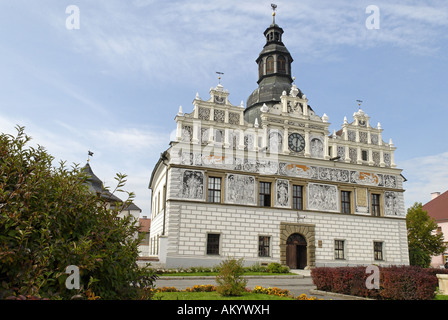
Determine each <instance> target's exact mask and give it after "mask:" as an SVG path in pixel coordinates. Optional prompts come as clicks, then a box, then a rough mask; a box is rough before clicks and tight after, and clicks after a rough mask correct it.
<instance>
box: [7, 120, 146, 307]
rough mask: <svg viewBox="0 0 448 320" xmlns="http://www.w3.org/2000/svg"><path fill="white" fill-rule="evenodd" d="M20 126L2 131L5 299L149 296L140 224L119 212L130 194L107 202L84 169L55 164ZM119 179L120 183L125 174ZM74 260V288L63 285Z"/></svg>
mask: <svg viewBox="0 0 448 320" xmlns="http://www.w3.org/2000/svg"><path fill="white" fill-rule="evenodd" d="M17 131H18V134H17V136H15V137H14V136H12V135H7V134H3V133H2V134H1V135H0V298H2V297H3V298H5V297H7V296H9V295H23V296H37V297H41V298H59V299H60V298H62V299H69V298H72V297H73V296H75V295H76V296H78V297H82V298H102V299H139V298H144V297H148V293H150V292H151V291H150V290H147V289H148V288H151V287H152V285H153V282H154V280H155V276H154V274H153V273H152V272H151V271H150V269H149V268H146V267H145V268H139V267H138V265H137V257H138V244H139V242H140V240H141V239H140V238H139V237H135V235H136V233H137V231H138V225H136V224H135V221H134V219H133V218H132V217H131V216H128V217H124V218H122V219H119V218H118V217H117V215H118V213H119V212H120V211H121V210H122V209H123V207H124V206H128V205H130V203H131V202H132V199H133V197H134V195H133V193H130V192H127V193H128V199H127V200H126V201H125V202H123V203H117V204H116V205H115V206H112V208H110V207H111V206H109V205H108V203H107V201H106V200H105V199H104V198H102V197H101V196H100V195H99V194H95V193H92V192H90V191H89V189H88V186H87V185H86V181H87V178H88V175H86V173H85V172H84V171H83V170H82V168H80V167H79V166H78V165H73V166H72V168H71V169H68V168H67V167H66V166H65V163H64V162H61V163H60V164H59V166H58V167H53V166H52V161H53V160H54V158H53V157H52V156H51V155H49V154H48V153H47V152H46V150H45V149H44V148H43V147H42V146H38V147H37V148H33V147H29V146H27V143H28V142H29V141H30V139H31V138H30V137H29V136H27V135H26V134H25V133H24V128H23V127H18V128H17ZM115 179H116V180H117V188H118V189H121V188H122V187H123V186H124V184H125V182H126V176H125V175H123V174H117V177H116V178H115ZM69 265H75V266H77V267H78V268H79V272H80V284H81V288H80V289H79V290H77V291H76V290H68V289H67V287H66V285H65V281H66V279H67V277H68V276H69V275H68V274H66V273H65V270H66V267H67V266H69Z"/></svg>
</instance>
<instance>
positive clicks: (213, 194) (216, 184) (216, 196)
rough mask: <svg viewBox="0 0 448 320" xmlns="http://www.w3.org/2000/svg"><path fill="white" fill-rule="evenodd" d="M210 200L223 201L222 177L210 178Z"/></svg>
mask: <svg viewBox="0 0 448 320" xmlns="http://www.w3.org/2000/svg"><path fill="white" fill-rule="evenodd" d="M208 202H221V178H217V177H209V178H208Z"/></svg>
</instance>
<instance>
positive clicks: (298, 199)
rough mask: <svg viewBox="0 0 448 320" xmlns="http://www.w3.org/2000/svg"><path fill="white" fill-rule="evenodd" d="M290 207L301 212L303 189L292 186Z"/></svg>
mask: <svg viewBox="0 0 448 320" xmlns="http://www.w3.org/2000/svg"><path fill="white" fill-rule="evenodd" d="M292 207H293V208H294V209H297V210H303V187H302V186H294V185H293V186H292Z"/></svg>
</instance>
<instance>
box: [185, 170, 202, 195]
mask: <svg viewBox="0 0 448 320" xmlns="http://www.w3.org/2000/svg"><path fill="white" fill-rule="evenodd" d="M181 193H182V197H183V198H188V199H203V195H204V174H203V173H202V172H201V171H192V170H185V171H184V174H183V177H182V190H181Z"/></svg>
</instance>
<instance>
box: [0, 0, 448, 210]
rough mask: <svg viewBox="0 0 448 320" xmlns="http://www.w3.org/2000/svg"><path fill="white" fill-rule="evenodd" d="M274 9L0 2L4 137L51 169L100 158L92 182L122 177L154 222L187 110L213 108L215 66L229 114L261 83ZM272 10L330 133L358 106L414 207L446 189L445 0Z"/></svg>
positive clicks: (228, 4)
mask: <svg viewBox="0 0 448 320" xmlns="http://www.w3.org/2000/svg"><path fill="white" fill-rule="evenodd" d="M271 2H273V0H270V1H264V0H263V1H260V0H249V1H242V0H238V1H236V0H215V1H201V0H189V1H176V0H174V1H173V0H170V1H160V0H89V1H87V0H79V1H76V0H68V1H61V0H35V1H29V0H0V132H2V133H8V134H15V133H16V130H15V127H16V126H17V125H20V126H25V127H26V129H25V132H26V133H27V134H28V135H30V136H31V137H32V138H33V143H35V144H40V145H42V146H44V147H45V148H46V149H47V151H48V152H49V153H50V154H51V155H53V156H54V157H55V162H54V164H55V165H57V164H58V162H59V161H60V160H63V161H66V162H67V164H68V165H71V164H73V163H76V164H80V165H82V166H83V165H84V164H85V163H86V161H87V152H88V151H89V150H91V151H92V152H94V156H93V157H91V160H90V165H91V166H92V169H93V171H94V172H95V174H96V175H97V176H98V177H99V178H100V179H102V180H103V182H104V183H105V185H107V186H110V187H113V186H114V181H115V180H114V176H115V173H117V172H120V173H124V174H127V175H128V182H127V185H126V187H125V189H126V190H128V191H133V192H134V193H135V194H136V198H135V201H134V202H135V203H136V204H137V205H138V206H139V207H140V208H141V209H142V210H143V211H142V214H141V215H142V216H144V215H146V216H150V202H151V192H150V190H149V189H148V185H149V180H150V177H151V172H152V170H153V167H154V165H155V164H156V162H157V160H158V159H159V157H160V153H161V152H163V151H164V150H166V149H167V148H168V146H169V141H170V136H172V133H173V131H174V130H175V129H176V124H175V121H174V117H175V115H176V113H177V112H178V109H179V106H182V108H183V111H184V112H186V113H189V112H191V111H192V109H193V105H192V101H193V100H194V98H195V96H196V93H198V94H199V96H200V97H201V98H203V99H208V97H209V90H210V88H211V87H215V86H216V85H217V84H218V78H217V74H216V71H219V72H223V73H224V75H223V76H222V80H221V83H222V85H223V86H224V88H225V89H227V90H228V91H229V93H230V96H229V100H230V102H231V103H232V104H234V105H239V104H240V102H241V101H243V103H244V105H246V100H247V98H248V96H249V95H250V93H251V92H252V91H253V90H254V89H255V88H256V87H257V83H256V81H257V77H258V68H257V65H256V63H255V59H256V58H257V57H258V54H259V53H260V51H261V50H262V48H263V46H264V44H265V39H264V36H263V32H264V30H265V29H266V28H267V27H268V26H269V25H270V24H271V23H272V16H271V13H272V10H271V6H270V4H271ZM275 3H276V4H277V13H276V23H277V24H278V25H279V26H280V27H282V28H283V30H284V35H283V42H284V44H285V45H286V47H287V48H288V50H289V51H290V53H291V55H292V57H293V59H294V62H293V64H292V74H293V76H295V79H296V80H295V83H296V84H297V86H298V87H299V88H300V89H301V90H302V91H303V92H304V93H305V94H306V96H307V98H308V99H309V101H308V102H309V104H310V105H311V106H312V108H313V110H314V111H315V112H316V113H317V114H318V115H321V116H322V115H323V114H324V113H325V114H327V116H328V117H329V122H330V123H331V125H330V132H332V131H333V130H339V129H340V128H341V125H342V123H343V120H344V117H345V116H347V118H348V120H349V122H350V121H351V120H352V115H353V113H354V112H356V111H357V110H358V105H357V102H356V100H362V101H363V103H362V106H361V108H362V109H363V110H364V112H366V113H367V114H368V115H369V116H370V117H371V119H370V122H371V125H372V126H374V127H375V126H376V124H377V123H378V122H380V123H381V126H382V128H383V129H384V131H383V140H384V141H386V142H389V139H392V140H393V143H394V145H395V146H396V147H397V150H396V151H395V162H396V164H397V167H398V168H400V169H403V172H402V174H403V176H405V177H406V179H407V180H408V181H407V182H405V184H404V188H405V189H406V192H405V204H406V207H407V208H408V207H410V206H411V205H413V204H414V203H415V202H422V203H423V204H424V203H426V202H428V201H429V200H430V193H431V192H437V191H438V192H445V191H446V190H448V144H447V134H446V133H444V132H445V131H444V129H445V122H446V119H447V118H448V105H447V101H448V80H447V76H446V75H447V74H448V54H447V53H448V41H447V40H448V39H447V38H448V2H447V1H445V0H426V1H425V0H423V1H412V0H408V1H405V0H398V1H394V2H393V3H390V1H383V0H381V1H380V0H369V1H364V0H357V1H348V0H346V1H334V0H319V1H316V0H299V1H298V0H291V1H288V0H282V1H277V0H276V2H275ZM370 5H374V6H376V8H377V9H378V10H376V11H371V10H366V9H368V7H369V6H370ZM73 6H75V8H77V10H75V11H72V10H71V9H72V8H73ZM68 9H69V10H68ZM374 14H377V15H376V16H373V15H374ZM372 17H374V18H376V20H375V19H374V20H372ZM78 18H79V19H78ZM366 21H367V22H368V23H370V25H369V24H368V23H366ZM78 22H79V24H77V23H78ZM372 23H373V24H374V25H373V26H374V27H375V28H372ZM117 196H119V197H122V198H125V195H124V194H123V195H121V194H117Z"/></svg>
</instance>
